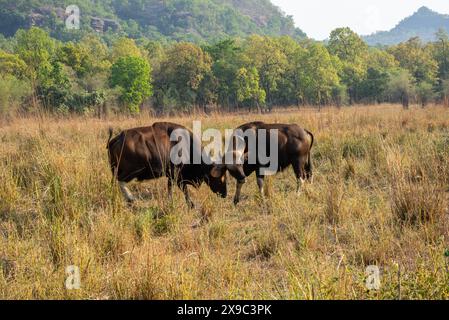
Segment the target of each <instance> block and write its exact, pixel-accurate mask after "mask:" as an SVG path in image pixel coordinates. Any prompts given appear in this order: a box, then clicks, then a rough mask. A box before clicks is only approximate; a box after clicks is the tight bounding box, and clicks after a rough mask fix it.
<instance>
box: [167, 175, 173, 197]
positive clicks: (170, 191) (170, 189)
mask: <svg viewBox="0 0 449 320" xmlns="http://www.w3.org/2000/svg"><path fill="white" fill-rule="evenodd" d="M167 186H168V197H169V198H170V200H171V199H173V180H172V178H170V177H168V183H167Z"/></svg>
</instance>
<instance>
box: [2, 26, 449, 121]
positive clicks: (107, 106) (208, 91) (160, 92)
mask: <svg viewBox="0 0 449 320" xmlns="http://www.w3.org/2000/svg"><path fill="white" fill-rule="evenodd" d="M437 39H438V40H437V41H435V42H430V43H423V42H422V41H421V40H420V39H419V38H411V39H409V40H408V41H406V42H403V43H400V44H398V45H394V46H389V47H385V48H376V47H369V46H368V45H367V44H366V43H365V42H364V41H363V40H362V39H361V37H360V36H359V35H357V34H356V33H355V32H353V31H352V30H350V29H349V28H339V29H336V30H334V31H332V33H331V34H330V37H329V41H328V42H327V43H325V44H324V43H321V42H316V41H313V40H309V39H297V38H296V39H295V38H293V37H290V36H276V37H275V36H262V35H250V36H247V37H235V38H232V37H228V38H226V39H223V40H219V41H215V42H213V41H212V42H209V43H206V44H195V43H193V42H186V41H174V40H171V41H168V40H165V41H156V40H148V39H140V40H135V39H132V38H129V37H117V39H115V40H114V41H112V42H110V43H108V41H105V40H104V39H103V38H102V37H101V36H100V35H97V34H95V33H88V34H86V35H85V36H83V37H82V38H81V39H79V40H76V41H60V40H57V39H55V38H53V37H51V35H50V34H49V32H47V31H45V30H43V29H41V28H38V27H32V28H30V29H27V30H24V29H20V30H18V31H17V33H16V34H15V35H14V36H13V37H9V38H5V37H3V38H2V39H0V112H1V113H2V114H3V115H12V114H15V113H30V112H31V113H32V112H36V111H37V110H47V111H49V112H51V113H61V114H70V113H82V114H98V115H101V114H104V113H108V112H114V113H128V114H137V113H139V112H142V111H143V110H147V111H151V112H154V113H156V114H171V113H175V112H189V111H191V110H204V111H205V112H210V111H214V110H217V111H220V110H222V111H235V110H239V109H242V108H244V109H245V110H251V109H253V110H258V111H260V112H262V111H265V110H271V109H272V108H273V107H282V106H292V105H294V106H305V105H309V106H317V107H321V106H324V105H335V106H338V107H340V106H345V105H352V104H373V103H374V104H378V103H383V102H389V103H402V104H403V105H404V107H408V106H409V104H411V103H417V104H419V105H421V106H423V107H424V106H426V105H427V104H429V103H432V102H445V103H447V101H448V97H449V61H448V60H449V37H448V34H447V33H445V32H444V31H442V30H441V31H440V32H438V34H437Z"/></svg>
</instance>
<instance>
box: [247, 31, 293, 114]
mask: <svg viewBox="0 0 449 320" xmlns="http://www.w3.org/2000/svg"><path fill="white" fill-rule="evenodd" d="M245 54H246V55H247V57H248V58H249V59H250V61H251V64H252V66H254V67H256V68H257V71H258V73H259V77H260V83H261V87H262V89H264V91H265V93H266V99H267V102H268V104H269V105H270V106H271V105H272V104H273V102H274V98H275V96H276V94H277V91H278V89H279V84H280V82H281V80H282V77H283V75H284V73H285V71H286V69H287V65H288V61H287V57H286V55H285V53H284V52H283V51H282V50H281V48H280V46H279V45H278V43H277V42H276V41H275V40H274V39H272V38H270V37H262V36H257V35H254V36H251V37H249V38H248V40H247V42H246V44H245Z"/></svg>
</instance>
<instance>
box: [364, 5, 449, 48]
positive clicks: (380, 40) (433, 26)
mask: <svg viewBox="0 0 449 320" xmlns="http://www.w3.org/2000/svg"><path fill="white" fill-rule="evenodd" d="M439 29H443V30H445V31H446V32H449V15H446V14H440V13H438V12H435V11H432V10H430V9H429V8H427V7H421V8H420V9H419V10H418V11H417V12H415V13H414V14H413V15H412V16H410V17H408V18H405V19H404V20H402V21H401V22H400V23H399V24H398V25H397V26H396V27H395V28H393V29H392V30H390V31H381V32H376V33H374V34H372V35H369V36H365V37H364V39H365V41H366V42H367V43H368V44H369V45H377V44H381V45H393V44H397V43H400V42H403V41H407V40H408V39H410V38H412V37H420V38H421V39H422V40H423V41H425V42H429V41H434V40H436V38H435V34H436V33H437V32H438V30H439Z"/></svg>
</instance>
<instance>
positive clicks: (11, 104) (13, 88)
mask: <svg viewBox="0 0 449 320" xmlns="http://www.w3.org/2000/svg"><path fill="white" fill-rule="evenodd" d="M30 94H31V86H30V83H29V82H28V81H26V80H19V79H17V78H16V77H14V76H11V75H0V115H12V114H13V113H15V112H17V110H18V109H19V108H20V107H21V105H22V103H23V101H24V99H25V98H26V97H28V96H29V95H30Z"/></svg>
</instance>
